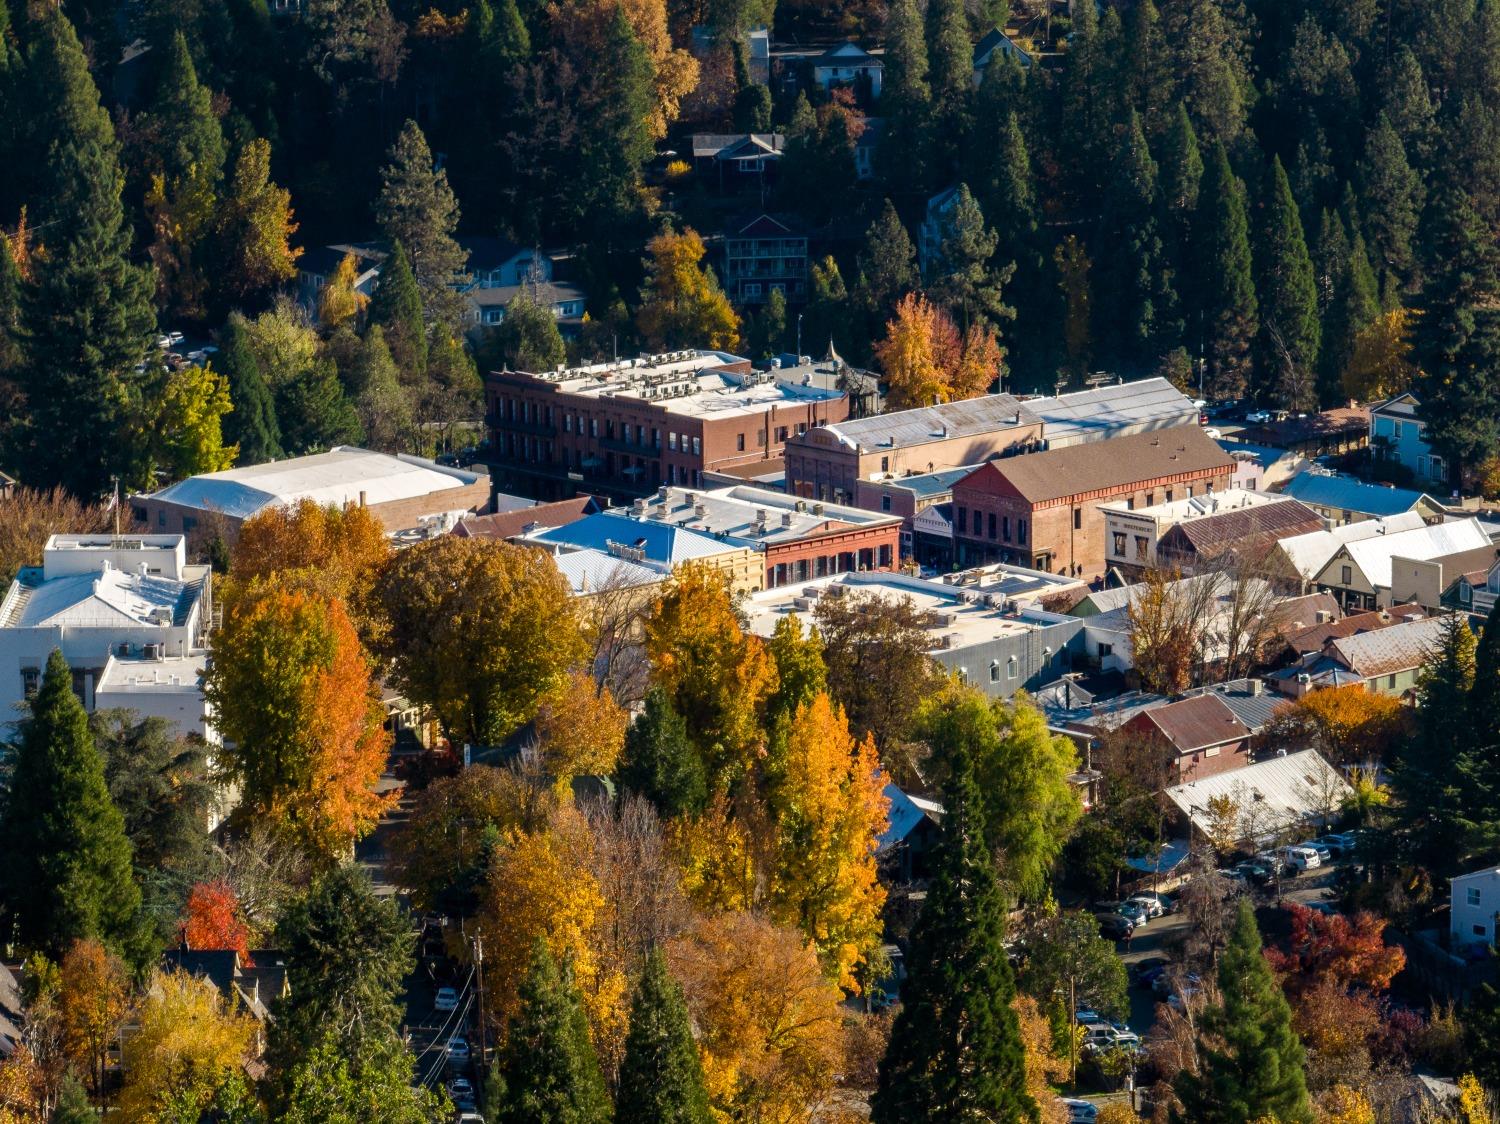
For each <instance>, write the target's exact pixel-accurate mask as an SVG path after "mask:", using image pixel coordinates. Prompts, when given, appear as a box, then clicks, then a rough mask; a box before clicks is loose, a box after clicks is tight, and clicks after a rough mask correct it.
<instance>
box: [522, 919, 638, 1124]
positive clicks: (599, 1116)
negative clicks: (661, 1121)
mask: <svg viewBox="0 0 1500 1124" xmlns="http://www.w3.org/2000/svg"><path fill="white" fill-rule="evenodd" d="M520 1003H521V1007H520V1010H519V1011H518V1012H517V1014H516V1016H515V1017H514V1018H513V1019H512V1020H511V1024H510V1029H509V1031H508V1032H507V1034H506V1038H505V1047H504V1049H502V1050H501V1051H500V1057H499V1059H498V1060H497V1064H498V1065H499V1067H500V1070H501V1072H503V1073H504V1074H505V1098H504V1100H503V1102H502V1103H501V1106H500V1111H499V1112H498V1113H497V1114H496V1119H497V1121H498V1124H605V1122H606V1121H608V1120H609V1118H610V1106H609V1097H608V1095H607V1094H606V1093H605V1090H604V1075H603V1074H602V1073H601V1072H600V1070H599V1059H598V1057H597V1056H596V1055H595V1053H594V1046H593V1043H592V1042H590V1041H589V1028H588V1020H587V1019H586V1018H585V1017H584V1013H583V1004H582V1002H581V1001H580V1000H579V996H578V988H577V986H576V985H575V984H574V983H573V973H572V970H571V969H570V968H568V967H567V966H566V965H564V966H562V967H561V968H559V967H558V964H557V961H555V960H554V959H553V958H552V953H551V952H550V951H548V949H547V945H546V943H545V942H543V941H541V940H538V941H537V942H536V945H535V947H534V948H533V949H532V953H531V965H530V967H529V968H528V969H527V972H526V976H525V978H524V979H523V980H522V981H521V990H520Z"/></svg>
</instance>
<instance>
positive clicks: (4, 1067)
mask: <svg viewBox="0 0 1500 1124" xmlns="http://www.w3.org/2000/svg"><path fill="white" fill-rule="evenodd" d="M46 1083H47V1081H46V1075H45V1074H44V1073H43V1072H42V1069H41V1067H40V1066H39V1065H37V1062H36V1058H35V1057H34V1056H33V1055H32V1053H31V1051H30V1050H29V1049H27V1048H26V1044H25V1043H24V1042H18V1043H16V1046H15V1049H14V1050H12V1051H11V1055H10V1057H8V1058H6V1059H5V1060H4V1061H0V1124H42V1122H43V1121H44V1120H45V1119H46V1117H45V1116H43V1115H42V1100H43V1094H44V1092H45V1086H46Z"/></svg>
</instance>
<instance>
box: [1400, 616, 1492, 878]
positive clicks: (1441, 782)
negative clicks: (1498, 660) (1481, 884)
mask: <svg viewBox="0 0 1500 1124" xmlns="http://www.w3.org/2000/svg"><path fill="white" fill-rule="evenodd" d="M1474 674H1475V643H1474V634H1473V633H1472V632H1470V631H1469V626H1468V625H1467V623H1465V622H1464V620H1463V618H1462V617H1460V616H1459V615H1458V614H1456V613H1454V614H1451V615H1449V616H1448V617H1447V618H1445V622H1444V626H1443V632H1442V636H1441V638H1440V639H1439V641H1438V643H1437V645H1436V650H1435V651H1434V652H1433V654H1432V656H1431V657H1430V658H1429V660H1428V662H1427V664H1426V666H1425V667H1424V668H1423V669H1422V672H1421V675H1420V676H1419V677H1418V680H1417V715H1418V722H1417V724H1416V735H1415V736H1414V737H1412V738H1411V739H1410V740H1409V741H1407V742H1405V743H1403V744H1402V745H1401V746H1400V747H1399V752H1398V753H1397V755H1396V761H1395V763H1394V768H1393V769H1392V772H1391V787H1392V789H1393V790H1394V791H1395V794H1396V796H1397V797H1398V799H1397V801H1396V803H1395V809H1396V821H1397V825H1398V829H1399V831H1400V833H1401V834H1402V835H1403V836H1404V837H1405V839H1406V845H1407V850H1408V852H1409V853H1410V854H1411V856H1412V858H1413V860H1414V861H1415V862H1417V863H1418V864H1420V865H1422V866H1424V867H1426V868H1427V869H1428V870H1431V871H1433V872H1434V873H1437V874H1443V873H1448V872H1456V871H1457V870H1458V869H1459V865H1460V863H1461V862H1462V859H1463V856H1464V855H1465V853H1466V841H1467V839H1468V837H1469V835H1470V832H1471V822H1470V820H1469V818H1468V815H1467V811H1466V808H1467V805H1468V804H1469V795H1468V790H1469V788H1470V778H1469V777H1468V776H1467V773H1468V764H1469V758H1468V747H1469V746H1470V745H1471V738H1472V736H1473V730H1472V727H1471V719H1470V714H1469V694H1470V692H1471V691H1472V690H1473V687H1474ZM1480 798H1481V799H1483V796H1482V795H1481V796H1480Z"/></svg>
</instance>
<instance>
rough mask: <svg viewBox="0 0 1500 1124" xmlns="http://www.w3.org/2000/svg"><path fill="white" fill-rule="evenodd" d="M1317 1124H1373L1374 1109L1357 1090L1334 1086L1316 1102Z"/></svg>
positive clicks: (1368, 1099) (1367, 1099)
mask: <svg viewBox="0 0 1500 1124" xmlns="http://www.w3.org/2000/svg"><path fill="white" fill-rule="evenodd" d="M1318 1124H1375V1108H1374V1106H1373V1105H1371V1104H1370V1098H1368V1097H1367V1096H1365V1095H1364V1094H1363V1093H1361V1092H1360V1091H1359V1090H1358V1089H1351V1088H1350V1087H1349V1086H1348V1085H1335V1086H1334V1087H1333V1088H1332V1089H1329V1090H1328V1092H1326V1093H1324V1094H1323V1096H1322V1097H1321V1098H1319V1100H1318Z"/></svg>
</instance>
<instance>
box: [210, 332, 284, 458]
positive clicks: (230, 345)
mask: <svg viewBox="0 0 1500 1124" xmlns="http://www.w3.org/2000/svg"><path fill="white" fill-rule="evenodd" d="M218 360H219V366H220V367H222V368H223V370H224V374H225V375H226V376H227V377H228V379H229V400H230V401H231V402H233V403H234V409H233V410H232V411H231V412H230V413H229V416H228V417H226V418H225V419H224V438H225V440H227V441H230V442H232V443H234V444H235V445H238V446H239V450H240V456H239V463H240V464H264V463H265V462H266V461H273V460H279V459H280V458H281V457H282V456H283V455H284V454H283V453H282V450H281V425H280V423H279V422H278V421H277V420H276V402H275V399H273V398H272V397H271V392H270V390H269V389H268V388H267V387H266V380H265V379H264V378H263V377H262V376H261V373H260V363H259V362H258V361H257V359H256V357H255V351H254V349H253V348H252V347H251V346H250V341H249V339H248V337H247V335H246V330H245V318H244V317H243V316H241V315H240V314H239V313H237V312H236V313H234V314H232V315H231V316H230V317H229V322H228V323H227V324H225V326H224V331H223V333H222V335H220V337H219V355H218Z"/></svg>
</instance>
